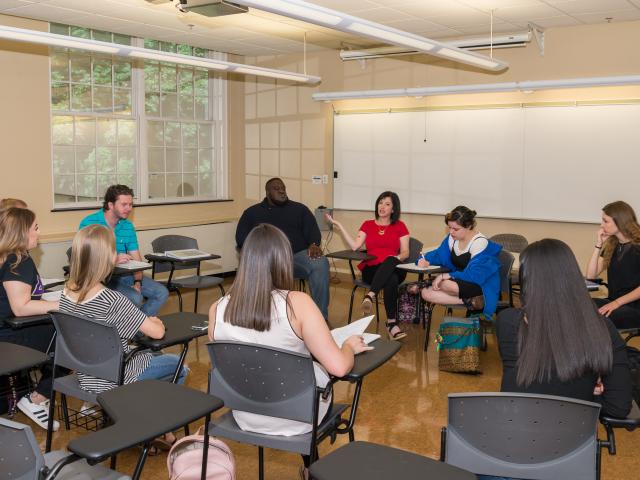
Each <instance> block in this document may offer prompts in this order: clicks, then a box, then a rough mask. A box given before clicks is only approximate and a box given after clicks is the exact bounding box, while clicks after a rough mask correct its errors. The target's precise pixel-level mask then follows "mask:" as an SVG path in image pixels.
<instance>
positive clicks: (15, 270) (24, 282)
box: [0, 207, 59, 430]
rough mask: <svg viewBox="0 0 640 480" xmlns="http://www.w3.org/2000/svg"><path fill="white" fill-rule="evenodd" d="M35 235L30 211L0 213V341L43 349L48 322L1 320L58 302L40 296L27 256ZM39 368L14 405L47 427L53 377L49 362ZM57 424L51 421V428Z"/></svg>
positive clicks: (34, 312) (39, 284) (49, 327)
mask: <svg viewBox="0 0 640 480" xmlns="http://www.w3.org/2000/svg"><path fill="white" fill-rule="evenodd" d="M38 236H39V230H38V224H37V223H36V215H35V213H33V212H32V211H31V210H27V209H23V208H16V207H12V208H7V209H6V210H3V211H1V212H0V341H2V342H9V343H15V344H18V345H23V346H25V347H30V348H34V349H36V350H39V351H41V352H46V351H47V350H48V349H49V346H50V344H51V340H52V338H53V333H54V330H53V326H52V325H36V326H32V327H28V328H22V329H18V330H14V329H12V328H11V327H9V326H8V325H6V324H5V323H4V320H3V319H6V318H11V317H26V316H29V315H41V314H44V313H47V312H48V311H49V310H54V309H56V308H58V302H47V301H45V300H41V298H40V297H41V296H42V294H43V293H44V288H43V286H42V280H41V279H40V275H39V274H38V269H37V268H36V265H35V263H34V262H33V259H32V258H31V256H30V255H29V250H32V249H34V248H36V247H37V246H38ZM40 370H41V372H42V376H41V378H40V381H39V382H38V385H37V386H36V388H35V391H33V392H32V393H31V394H30V395H25V396H24V397H23V398H21V399H20V401H19V402H18V408H19V409H20V410H21V411H22V412H23V413H24V414H25V415H27V416H28V417H29V418H30V419H31V420H33V421H34V422H35V423H36V424H37V425H38V426H40V427H42V428H47V422H48V418H49V407H48V403H49V400H48V396H49V395H50V393H51V382H52V380H53V377H52V371H51V368H50V366H49V365H44V366H42V367H41V369H40ZM58 426H59V425H58V422H54V424H53V428H54V430H57V429H58Z"/></svg>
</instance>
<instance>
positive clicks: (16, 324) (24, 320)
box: [2, 313, 52, 329]
mask: <svg viewBox="0 0 640 480" xmlns="http://www.w3.org/2000/svg"><path fill="white" fill-rule="evenodd" d="M2 321H3V322H4V323H6V324H7V325H9V326H10V327H11V328H14V329H19V328H26V327H33V326H35V325H46V324H49V323H52V322H51V317H50V316H49V314H48V313H43V314H42V315H30V316H28V317H12V318H5V319H3V320H2Z"/></svg>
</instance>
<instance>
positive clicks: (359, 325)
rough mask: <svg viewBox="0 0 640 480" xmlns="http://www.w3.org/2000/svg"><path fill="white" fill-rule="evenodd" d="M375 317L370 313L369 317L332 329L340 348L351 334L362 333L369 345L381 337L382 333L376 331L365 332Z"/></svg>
mask: <svg viewBox="0 0 640 480" xmlns="http://www.w3.org/2000/svg"><path fill="white" fill-rule="evenodd" d="M373 317H375V315H369V316H368V317H364V318H361V319H360V320H356V321H355V322H351V323H349V324H348V325H345V326H344V327H339V328H334V329H333V330H331V335H332V336H333V339H334V340H335V341H336V343H337V344H338V346H339V347H340V348H342V344H343V343H344V341H345V340H346V339H347V338H349V337H350V336H351V335H362V337H363V338H364V341H365V343H366V344H367V345H368V344H369V343H370V342H373V341H374V340H377V339H378V338H380V335H378V334H375V333H364V331H365V330H366V329H367V327H368V326H369V324H370V323H371V320H373Z"/></svg>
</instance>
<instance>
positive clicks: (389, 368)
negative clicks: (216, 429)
mask: <svg viewBox="0 0 640 480" xmlns="http://www.w3.org/2000/svg"><path fill="white" fill-rule="evenodd" d="M229 281H230V280H227V281H226V282H225V283H228V282H229ZM225 286H227V285H225ZM350 287H351V282H350V280H348V279H346V278H344V279H342V281H341V282H340V283H338V284H332V286H331V308H330V320H331V324H332V326H333V327H336V326H340V325H342V324H344V323H345V322H346V318H347V308H348V306H349V293H350ZM174 297H175V296H174V295H172V298H171V300H170V302H169V303H168V304H167V305H166V306H165V309H164V312H165V313H169V312H173V311H177V302H176V301H175V298H174ZM216 298H217V290H216V292H213V291H210V292H204V293H203V294H201V297H200V305H202V308H201V311H203V312H204V311H206V306H207V305H208V304H210V303H211V302H212V301H214V300H215V299H216ZM192 302H193V300H192V297H189V296H188V295H187V296H186V298H185V309H187V308H189V306H190V305H192V304H193V303H192ZM358 302H359V301H358ZM380 309H381V310H382V309H383V307H382V306H381V307H380ZM356 313H358V312H356ZM442 314H443V310H442V309H440V308H437V309H436V311H435V314H434V317H435V318H434V324H433V327H432V329H431V337H432V338H431V339H430V342H429V350H428V352H426V354H425V353H424V352H423V350H422V344H423V341H424V331H423V330H422V329H421V328H420V327H417V326H413V325H411V326H409V327H407V328H408V333H409V335H408V336H407V337H406V338H405V339H404V340H402V343H403V347H402V349H401V350H400V352H399V353H398V354H397V355H396V356H395V357H394V358H393V359H391V361H389V362H388V363H387V364H386V365H384V366H383V367H381V368H380V369H378V370H377V371H375V372H373V373H372V374H371V375H369V376H368V377H366V379H365V381H364V387H363V390H362V397H361V400H360V406H359V409H358V418H357V421H356V426H355V434H356V439H357V440H367V441H371V442H375V443H380V444H384V445H391V446H394V447H398V448H401V449H405V450H410V451H412V452H416V453H419V454H422V455H426V456H429V457H432V458H437V457H438V455H439V451H440V429H441V427H442V426H444V425H445V424H446V416H447V394H448V393H452V392H468V391H497V390H499V385H500V376H501V365H500V361H499V356H498V352H497V348H496V342H495V337H491V336H490V337H489V339H488V342H489V347H488V349H487V351H486V352H483V353H482V354H481V361H482V369H483V373H482V374H481V375H474V376H469V375H460V374H451V373H443V372H439V371H438V357H437V352H436V349H435V348H434V343H433V337H434V335H435V332H436V331H437V329H438V328H437V327H438V324H439V323H440V320H441V318H442ZM356 318H357V317H356ZM381 329H382V325H381ZM205 343H206V342H205V341H203V340H200V341H199V345H198V347H197V348H196V346H195V344H192V346H191V348H190V351H189V355H188V364H189V367H190V368H191V375H190V376H189V378H188V380H187V385H188V386H189V387H191V388H197V389H201V390H203V391H204V390H206V385H207V373H208V371H209V358H208V354H207V352H206V348H205ZM352 394H353V386H351V385H348V384H338V385H337V386H336V389H335V398H336V400H337V401H345V400H346V399H347V398H349V399H350V398H351V395H352ZM71 405H72V406H73V405H74V403H71ZM16 420H17V421H19V422H25V423H28V422H29V420H28V419H27V418H26V417H25V416H24V415H22V414H21V413H18V415H17V416H16ZM200 423H202V422H200ZM34 428H35V430H36V432H35V433H36V437H37V439H38V441H39V442H40V444H41V446H42V447H43V446H44V438H45V432H44V431H43V430H40V429H39V428H37V427H34ZM196 428H197V425H195V424H194V425H192V430H191V431H192V432H194V431H195V430H196ZM84 433H85V432H83V431H80V430H71V431H70V432H67V431H65V430H64V427H61V430H60V431H59V432H57V433H56V434H55V435H54V449H60V448H64V446H65V445H66V444H67V443H68V441H69V440H70V439H71V438H76V437H78V436H81V435H83V434H84ZM600 436H601V438H604V431H601V435H600ZM343 437H345V436H342V437H341V438H338V440H337V441H336V443H335V444H334V445H330V443H329V441H325V442H323V443H322V444H321V445H320V456H323V455H325V454H327V453H328V452H330V451H332V450H333V449H335V448H337V447H338V446H339V445H342V444H344V443H345V442H346V441H347V439H346V438H343ZM616 438H617V446H618V453H617V455H616V456H610V455H608V454H607V453H603V455H602V459H603V461H602V478H603V480H614V479H617V480H618V479H633V478H638V471H640V456H638V455H637V453H636V452H637V445H638V444H639V442H640V432H635V433H630V432H626V431H617V433H616ZM228 443H229V444H230V446H231V448H232V450H233V452H234V454H235V457H236V464H237V478H238V479H243V480H244V479H255V478H257V475H258V468H257V458H258V454H257V448H254V447H249V446H246V445H241V444H237V443H234V442H228ZM139 453H140V450H139V449H132V450H129V451H127V452H124V453H122V454H120V455H119V456H118V469H119V470H120V471H122V472H124V473H127V474H131V472H132V471H133V466H134V465H135V462H136V460H137V458H138V455H139ZM301 465H302V460H301V458H300V457H299V456H298V455H296V454H291V453H283V452H279V451H273V450H267V451H266V452H265V473H266V478H267V479H278V480H281V479H293V480H295V479H298V478H299V469H300V467H301ZM634 472H635V473H634ZM142 478H143V479H149V480H151V479H153V480H162V479H167V478H168V473H167V467H166V454H163V455H160V456H158V457H150V458H148V460H147V462H146V465H145V467H144V471H143V474H142Z"/></svg>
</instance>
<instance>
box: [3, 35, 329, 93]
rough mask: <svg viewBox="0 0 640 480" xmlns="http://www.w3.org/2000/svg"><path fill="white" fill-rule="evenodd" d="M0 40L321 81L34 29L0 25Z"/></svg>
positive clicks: (275, 76)
mask: <svg viewBox="0 0 640 480" xmlns="http://www.w3.org/2000/svg"><path fill="white" fill-rule="evenodd" d="M0 39H6V40H14V41H16V42H26V43H35V44H38V45H48V46H52V47H65V48H75V49H77V50H84V51H88V52H97V53H105V54H111V55H116V56H119V57H129V58H141V59H146V60H157V61H159V62H169V63H177V64H179V65H189V66H192V67H199V68H206V69H207V70H217V71H222V72H235V73H243V74H247V75H256V76H258V77H269V78H278V79H281V80H290V81H294V82H299V83H306V84H315V83H319V82H320V80H321V78H320V77H317V76H314V75H303V74H301V73H297V72H288V71H286V70H275V69H271V68H264V67H254V66H253V65H245V64H242V63H233V62H226V61H224V60H212V59H208V58H199V57H191V56H189V55H181V54H179V53H169V52H159V51H157V50H150V49H147V48H142V47H132V46H130V45H120V44H117V43H107V42H99V41H97V40H89V39H86V38H75V37H68V36H66V35H58V34H56V33H49V32H38V31H35V30H27V29H23V28H14V27H5V26H2V25H0Z"/></svg>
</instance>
